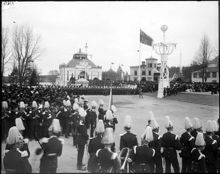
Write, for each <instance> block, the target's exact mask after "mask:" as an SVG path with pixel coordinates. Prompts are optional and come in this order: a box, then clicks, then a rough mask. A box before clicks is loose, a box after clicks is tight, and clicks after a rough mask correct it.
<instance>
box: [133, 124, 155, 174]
mask: <svg viewBox="0 0 220 174" xmlns="http://www.w3.org/2000/svg"><path fill="white" fill-rule="evenodd" d="M142 140H143V141H142V145H140V146H134V147H133V149H132V151H131V153H130V158H131V160H132V165H131V166H132V170H133V171H134V172H135V173H153V157H154V155H155V150H154V149H153V148H150V147H149V143H150V142H151V141H153V133H152V128H151V127H149V126H147V127H146V128H145V131H144V133H143V135H142Z"/></svg>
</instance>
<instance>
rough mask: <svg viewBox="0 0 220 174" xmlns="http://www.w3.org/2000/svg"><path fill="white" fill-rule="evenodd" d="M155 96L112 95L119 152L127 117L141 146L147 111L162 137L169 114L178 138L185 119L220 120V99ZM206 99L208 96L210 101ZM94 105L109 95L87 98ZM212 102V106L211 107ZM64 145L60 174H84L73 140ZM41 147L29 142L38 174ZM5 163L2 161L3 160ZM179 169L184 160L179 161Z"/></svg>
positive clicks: (32, 160)
mask: <svg viewBox="0 0 220 174" xmlns="http://www.w3.org/2000/svg"><path fill="white" fill-rule="evenodd" d="M155 96H156V93H151V94H144V98H139V97H138V95H136V96H130V95H129V96H127V95H126V96H124V95H117V96H113V103H114V104H115V106H116V107H117V113H116V114H117V117H118V121H119V123H118V125H116V130H115V142H116V149H117V152H119V140H120V134H121V133H123V132H124V130H123V121H124V118H125V116H126V115H131V117H132V119H133V126H132V129H131V131H132V132H133V133H135V134H136V135H137V138H138V141H139V143H140V136H141V134H142V133H143V131H144V128H145V125H146V117H147V115H148V111H153V112H154V115H155V117H156V119H157V121H158V124H159V125H160V134H161V135H162V134H163V133H165V132H166V130H165V128H164V121H165V118H164V116H166V115H169V116H170V118H171V121H172V122H173V123H174V131H173V132H174V133H175V134H177V135H178V136H179V137H180V136H181V134H182V133H183V132H184V117H186V116H188V117H189V118H193V117H198V118H200V119H201V120H202V123H203V127H204V126H205V123H206V122H207V120H209V119H211V120H213V119H215V120H217V119H218V117H219V104H218V96H217V98H216V96H211V95H210V96H208V95H196V94H195V95H194V94H191V95H189V94H179V95H177V96H171V97H170V98H169V97H167V98H165V99H157V98H156V97H155ZM207 96H208V97H209V98H208V99H207ZM86 97H87V98H88V100H89V102H91V101H92V100H96V101H97V102H98V100H99V99H103V100H104V101H105V103H106V104H108V99H109V96H86ZM210 103H211V104H210ZM62 138H63V139H64V140H65V144H64V147H63V152H62V155H61V157H59V158H58V169H57V172H59V173H83V172H82V171H79V170H77V169H76V160H77V149H76V148H75V147H74V146H73V144H72V137H69V138H68V139H67V138H64V137H62ZM38 147H39V144H38V143H37V142H36V141H31V142H29V148H30V151H31V156H30V158H29V161H30V163H31V165H32V168H33V172H34V173H38V172H39V162H40V161H39V160H40V158H41V155H38V156H37V155H35V154H34V152H35V150H36V148H38ZM4 148H5V144H4V143H2V156H1V157H2V158H1V159H3V157H4V153H3V152H4ZM87 160H88V156H87V153H86V152H85V153H84V158H83V161H84V163H85V164H86V163H87ZM1 162H2V160H1ZM179 163H180V168H181V160H180V159H179ZM1 172H2V173H4V172H5V171H4V167H3V165H2V169H1Z"/></svg>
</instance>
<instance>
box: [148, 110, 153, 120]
mask: <svg viewBox="0 0 220 174" xmlns="http://www.w3.org/2000/svg"><path fill="white" fill-rule="evenodd" d="M154 119H155V117H154V113H153V111H149V116H148V118H147V121H152V120H154Z"/></svg>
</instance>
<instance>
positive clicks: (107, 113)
mask: <svg viewBox="0 0 220 174" xmlns="http://www.w3.org/2000/svg"><path fill="white" fill-rule="evenodd" d="M105 119H106V120H112V119H113V115H112V111H111V110H107V111H106V114H105Z"/></svg>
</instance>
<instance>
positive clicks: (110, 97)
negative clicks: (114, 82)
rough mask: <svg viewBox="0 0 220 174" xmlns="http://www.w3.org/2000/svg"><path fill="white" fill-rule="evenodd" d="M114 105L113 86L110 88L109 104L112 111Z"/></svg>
mask: <svg viewBox="0 0 220 174" xmlns="http://www.w3.org/2000/svg"><path fill="white" fill-rule="evenodd" d="M112 105H113V96H112V86H111V87H110V95H109V102H108V109H109V110H110V109H111V106H112Z"/></svg>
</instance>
